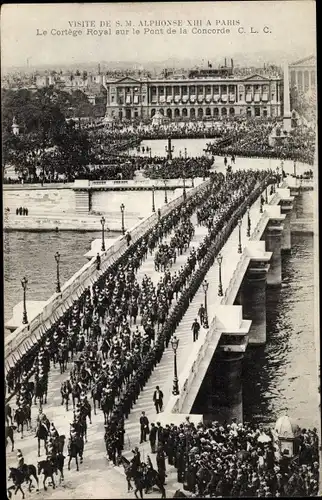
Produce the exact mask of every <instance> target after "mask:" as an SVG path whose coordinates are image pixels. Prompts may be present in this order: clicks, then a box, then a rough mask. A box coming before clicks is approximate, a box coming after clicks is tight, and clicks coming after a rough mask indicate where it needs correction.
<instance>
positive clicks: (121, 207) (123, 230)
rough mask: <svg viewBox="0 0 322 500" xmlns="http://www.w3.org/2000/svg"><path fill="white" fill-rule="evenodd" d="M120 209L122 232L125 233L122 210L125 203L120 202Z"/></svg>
mask: <svg viewBox="0 0 322 500" xmlns="http://www.w3.org/2000/svg"><path fill="white" fill-rule="evenodd" d="M120 209H121V217H122V234H125V227H124V210H125V205H124V203H122V205H121V206H120Z"/></svg>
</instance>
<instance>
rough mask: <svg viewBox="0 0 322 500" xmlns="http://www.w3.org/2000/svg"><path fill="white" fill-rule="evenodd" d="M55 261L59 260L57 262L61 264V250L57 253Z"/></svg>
mask: <svg viewBox="0 0 322 500" xmlns="http://www.w3.org/2000/svg"><path fill="white" fill-rule="evenodd" d="M55 261H56V262H57V264H59V261H60V253H59V252H56V253H55Z"/></svg>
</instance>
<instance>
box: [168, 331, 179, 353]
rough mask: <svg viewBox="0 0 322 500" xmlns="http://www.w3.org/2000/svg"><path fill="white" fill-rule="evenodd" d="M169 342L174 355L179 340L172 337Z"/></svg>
mask: <svg viewBox="0 0 322 500" xmlns="http://www.w3.org/2000/svg"><path fill="white" fill-rule="evenodd" d="M170 342H171V347H172V349H173V352H174V353H175V352H176V351H177V349H178V346H179V339H178V338H177V337H176V336H175V335H173V336H172V337H171V339H170Z"/></svg>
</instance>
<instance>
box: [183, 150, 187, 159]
mask: <svg viewBox="0 0 322 500" xmlns="http://www.w3.org/2000/svg"><path fill="white" fill-rule="evenodd" d="M184 159H185V160H186V159H187V148H184Z"/></svg>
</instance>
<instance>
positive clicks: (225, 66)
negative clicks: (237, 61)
mask: <svg viewBox="0 0 322 500" xmlns="http://www.w3.org/2000/svg"><path fill="white" fill-rule="evenodd" d="M226 66H227V59H226V57H225V68H226Z"/></svg>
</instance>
